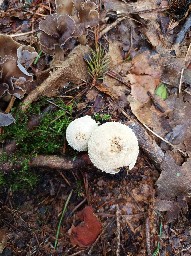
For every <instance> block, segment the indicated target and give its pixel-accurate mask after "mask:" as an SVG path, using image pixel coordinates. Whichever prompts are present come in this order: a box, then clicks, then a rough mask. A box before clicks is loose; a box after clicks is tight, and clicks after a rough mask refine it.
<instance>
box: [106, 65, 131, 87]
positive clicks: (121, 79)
mask: <svg viewBox="0 0 191 256" xmlns="http://www.w3.org/2000/svg"><path fill="white" fill-rule="evenodd" d="M106 75H108V76H110V77H112V78H113V79H115V80H117V81H119V82H121V83H122V84H124V85H126V86H127V87H128V88H130V85H129V84H128V83H127V82H125V81H124V80H123V78H122V77H121V76H120V75H119V74H118V73H116V72H114V71H112V70H109V71H108V72H107V73H106ZM127 90H128V91H129V92H130V90H129V89H127Z"/></svg>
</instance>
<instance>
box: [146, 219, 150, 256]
mask: <svg viewBox="0 0 191 256" xmlns="http://www.w3.org/2000/svg"><path fill="white" fill-rule="evenodd" d="M145 224H146V225H145V226H146V244H147V255H148V256H151V255H152V253H151V235H150V221H149V218H146V223H145Z"/></svg>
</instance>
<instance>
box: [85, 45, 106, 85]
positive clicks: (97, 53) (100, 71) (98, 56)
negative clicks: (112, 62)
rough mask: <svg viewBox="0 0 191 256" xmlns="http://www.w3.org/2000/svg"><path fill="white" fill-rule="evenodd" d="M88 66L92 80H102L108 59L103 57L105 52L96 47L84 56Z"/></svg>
mask: <svg viewBox="0 0 191 256" xmlns="http://www.w3.org/2000/svg"><path fill="white" fill-rule="evenodd" d="M85 61H86V62H87V64H88V72H89V74H90V76H91V77H92V79H93V80H95V81H97V80H101V79H103V75H104V73H106V71H107V70H108V67H109V58H108V57H107V56H106V55H105V50H104V49H103V48H102V47H101V46H97V47H96V49H95V50H91V53H90V54H88V55H87V56H85Z"/></svg>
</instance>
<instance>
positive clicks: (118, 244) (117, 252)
mask: <svg viewBox="0 0 191 256" xmlns="http://www.w3.org/2000/svg"><path fill="white" fill-rule="evenodd" d="M116 221H117V231H116V233H117V250H116V256H119V255H120V245H121V239H120V236H121V232H120V230H121V225H120V210H119V205H118V204H117V205H116Z"/></svg>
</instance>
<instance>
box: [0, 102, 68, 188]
mask: <svg viewBox="0 0 191 256" xmlns="http://www.w3.org/2000/svg"><path fill="white" fill-rule="evenodd" d="M52 103H53V105H54V106H55V105H56V107H55V108H54V109H51V110H50V109H49V111H44V110H45V109H47V107H48V105H50V99H48V100H46V99H42V100H40V101H39V102H38V103H34V104H33V105H32V106H31V108H30V109H29V110H28V112H27V113H22V112H21V111H20V110H19V109H18V108H17V109H13V113H12V114H13V116H14V118H15V120H16V122H15V124H12V125H10V126H8V127H5V128H4V133H3V134H2V135H1V136H0V142H1V143H3V142H5V141H6V142H8V141H16V145H17V151H16V153H14V154H13V155H9V156H8V155H7V154H5V153H3V154H1V155H0V163H8V162H9V163H12V164H13V166H14V164H15V163H18V162H19V163H20V164H21V168H20V170H19V171H13V172H12V174H11V175H3V174H1V176H0V185H1V186H2V185H6V186H7V185H8V186H10V187H11V189H12V190H14V191H15V190H20V189H23V188H24V189H25V188H32V187H34V186H35V184H36V182H37V181H38V177H37V176H36V174H35V173H33V172H32V171H31V170H29V162H30V159H31V157H34V156H35V155H38V154H59V152H60V150H61V148H62V147H63V145H64V138H65V131H66V128H67V126H68V124H69V123H70V121H71V115H72V109H73V106H72V104H71V105H69V106H67V105H65V104H64V103H63V101H62V100H61V99H57V100H52ZM37 115H38V116H39V115H40V116H41V118H40V121H39V124H38V125H36V127H33V128H32V129H30V130H29V129H28V122H29V120H31V119H34V118H35V116H37ZM10 181H11V182H10Z"/></svg>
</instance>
